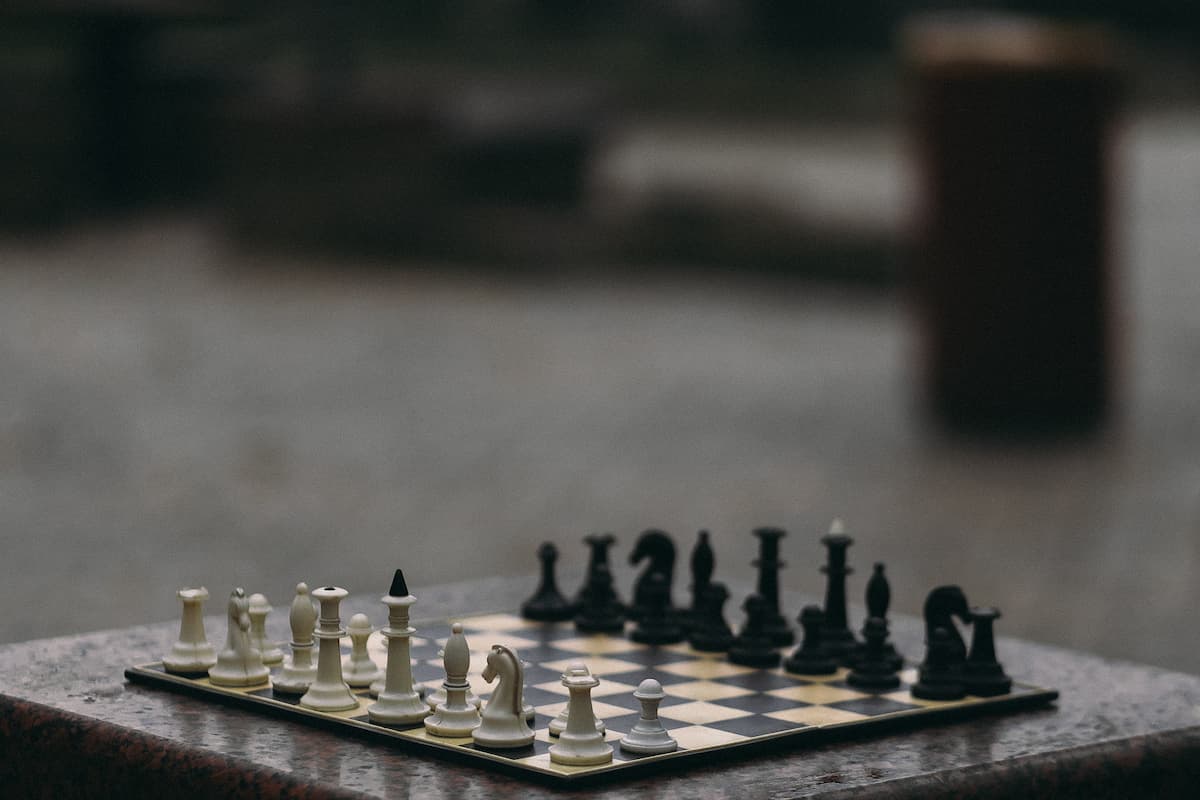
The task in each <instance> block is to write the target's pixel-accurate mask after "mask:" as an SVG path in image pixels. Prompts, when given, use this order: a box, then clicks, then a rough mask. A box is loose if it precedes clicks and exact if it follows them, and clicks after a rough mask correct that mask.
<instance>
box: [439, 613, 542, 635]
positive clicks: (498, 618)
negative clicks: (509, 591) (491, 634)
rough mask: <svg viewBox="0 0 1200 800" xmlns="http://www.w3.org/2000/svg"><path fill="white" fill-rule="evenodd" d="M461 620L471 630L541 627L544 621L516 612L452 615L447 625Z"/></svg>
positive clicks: (467, 629) (510, 629)
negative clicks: (536, 620) (518, 614)
mask: <svg viewBox="0 0 1200 800" xmlns="http://www.w3.org/2000/svg"><path fill="white" fill-rule="evenodd" d="M455 622H461V623H462V624H463V629H464V630H465V631H466V632H468V633H470V632H471V631H514V630H519V629H522V628H540V627H541V626H542V623H540V622H534V621H533V620H531V619H525V618H524V617H520V616H517V615H516V614H482V615H480V616H478V617H451V618H450V620H449V622H447V623H443V624H445V625H447V627H448V626H449V625H450V624H453V623H455Z"/></svg>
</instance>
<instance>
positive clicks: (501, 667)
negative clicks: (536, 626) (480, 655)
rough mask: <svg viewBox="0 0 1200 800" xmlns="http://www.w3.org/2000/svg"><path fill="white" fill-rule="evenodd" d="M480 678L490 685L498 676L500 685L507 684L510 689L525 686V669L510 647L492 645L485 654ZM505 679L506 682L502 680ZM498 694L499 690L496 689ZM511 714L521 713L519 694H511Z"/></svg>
mask: <svg viewBox="0 0 1200 800" xmlns="http://www.w3.org/2000/svg"><path fill="white" fill-rule="evenodd" d="M480 675H481V676H482V678H483V679H484V680H485V681H487V682H488V683H491V682H492V681H494V680H496V677H497V676H500V678H501V681H500V682H501V683H502V684H503V683H507V685H508V686H509V687H510V688H514V689H515V687H518V686H524V685H525V668H524V667H523V666H522V664H521V659H520V658H519V657H518V656H517V651H516V650H513V649H512V648H511V647H505V646H504V645H502V644H494V645H492V649H491V651H490V652H489V653H488V654H487V666H485V667H484V668H483V672H481V673H480ZM505 678H507V679H508V681H507V682H506V681H505V680H504V679H505ZM497 692H499V689H497ZM512 703H513V709H512V711H513V713H514V714H520V713H522V711H523V708H522V706H523V705H524V703H523V701H522V697H521V692H518V691H513V692H512Z"/></svg>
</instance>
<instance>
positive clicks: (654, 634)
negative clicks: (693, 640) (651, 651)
mask: <svg viewBox="0 0 1200 800" xmlns="http://www.w3.org/2000/svg"><path fill="white" fill-rule="evenodd" d="M629 638H630V639H632V640H633V641H635V642H637V643H638V644H649V645H656V644H679V643H680V642H682V641H683V640H684V638H685V637H684V635H683V628H680V627H678V626H672V627H666V628H654V629H652V630H643V629H641V628H634V629H633V631H632V632H631V633H630V634H629Z"/></svg>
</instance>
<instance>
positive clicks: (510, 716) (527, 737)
mask: <svg viewBox="0 0 1200 800" xmlns="http://www.w3.org/2000/svg"><path fill="white" fill-rule="evenodd" d="M482 677H483V679H484V680H485V681H487V682H488V683H491V682H492V681H494V680H496V679H497V678H499V681H498V682H497V684H496V690H495V691H494V692H492V696H491V699H489V700H488V701H487V704H486V705H484V707H483V713H482V714H481V715H480V722H479V727H478V728H476V729H475V730H473V731H471V738H472V739H473V740H474V741H475V744H477V745H480V746H482V747H492V748H497V749H508V748H514V747H526V746H528V745H531V744H533V731H532V730H531V729H530V727H529V723H528V722H526V721H525V702H524V694H525V693H524V691H523V689H524V684H525V668H524V667H523V666H522V665H521V657H520V656H519V655H517V651H516V650H513V649H512V648H511V647H505V646H504V645H501V644H494V645H492V649H491V651H490V652H489V653H488V655H487V666H486V667H484V670H483V673H482Z"/></svg>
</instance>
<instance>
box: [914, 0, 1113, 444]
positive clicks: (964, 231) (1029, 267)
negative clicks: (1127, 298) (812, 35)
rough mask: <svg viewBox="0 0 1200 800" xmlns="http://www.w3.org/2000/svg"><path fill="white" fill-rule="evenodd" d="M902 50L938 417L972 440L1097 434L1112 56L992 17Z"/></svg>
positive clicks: (1107, 310) (970, 19) (948, 28)
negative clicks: (984, 435) (990, 435)
mask: <svg viewBox="0 0 1200 800" xmlns="http://www.w3.org/2000/svg"><path fill="white" fill-rule="evenodd" d="M905 45H906V54H907V56H908V61H909V65H910V69H911V71H912V92H913V125H914V130H913V135H914V139H915V144H916V145H917V148H918V155H919V163H920V211H919V213H918V215H917V220H918V224H917V229H916V231H915V234H916V242H915V244H916V252H915V268H916V271H915V278H916V281H915V283H916V288H917V291H918V298H919V301H920V305H921V312H922V315H921V317H922V322H923V333H924V344H925V357H926V371H927V379H928V380H927V389H928V392H929V399H930V401H931V404H932V408H933V410H934V411H935V412H936V414H937V415H938V417H939V418H940V419H941V420H943V421H945V422H947V423H949V424H951V425H952V426H955V427H958V428H962V429H968V430H972V431H979V432H991V431H996V432H1001V431H1002V432H1006V433H1011V432H1015V431H1022V432H1051V431H1063V430H1079V429H1084V430H1086V429H1089V428H1092V427H1094V426H1095V425H1096V424H1097V423H1098V422H1099V421H1100V420H1101V419H1102V417H1103V415H1104V413H1105V411H1106V409H1107V407H1108V405H1109V400H1110V394H1111V386H1110V384H1111V375H1112V363H1111V362H1112V346H1111V344H1110V341H1109V339H1110V317H1111V305H1112V298H1111V284H1112V278H1111V275H1110V267H1111V265H1110V261H1111V248H1110V244H1111V242H1110V238H1111V237H1110V231H1109V216H1110V214H1109V199H1110V196H1111V193H1110V185H1109V184H1110V171H1111V170H1110V156H1111V153H1110V150H1111V133H1112V131H1111V128H1112V125H1111V123H1112V119H1113V110H1114V104H1115V94H1116V88H1117V86H1116V77H1117V72H1116V71H1117V64H1116V57H1115V55H1114V53H1113V47H1112V45H1111V43H1110V41H1109V39H1108V37H1107V36H1106V35H1105V33H1104V32H1103V31H1102V30H1099V29H1096V28H1094V27H1081V26H1077V25H1065V24H1051V23H1048V22H1045V21H1035V20H1032V19H1028V18H1015V17H1007V16H992V15H954V16H947V17H931V18H926V19H924V20H921V21H918V22H915V23H913V24H912V25H911V26H910V27H909V29H908V30H907V35H906V38H905Z"/></svg>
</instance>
